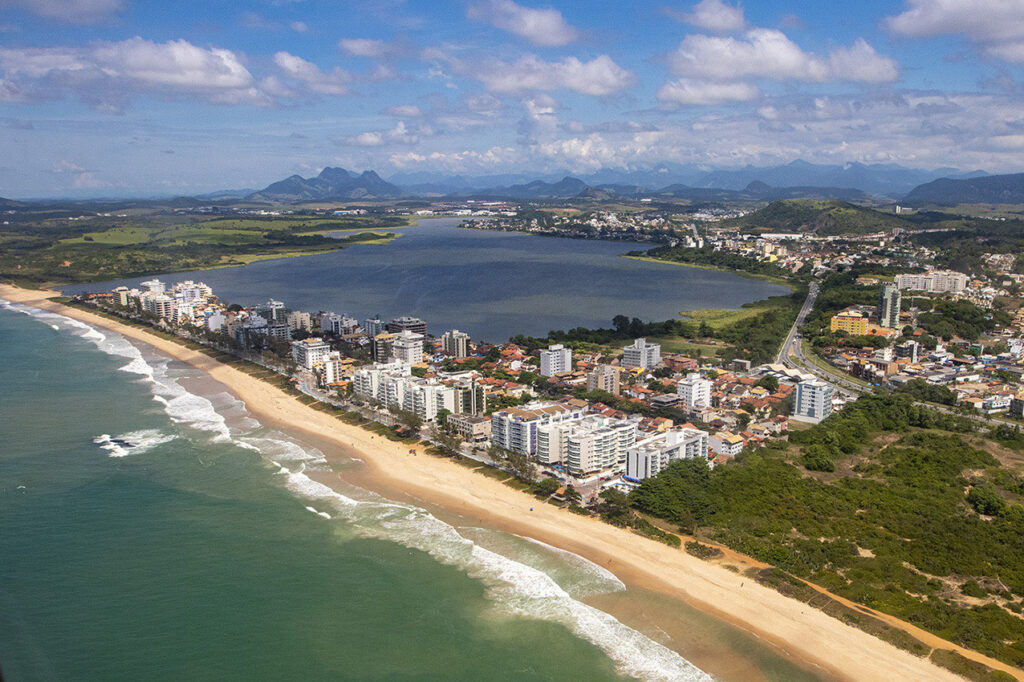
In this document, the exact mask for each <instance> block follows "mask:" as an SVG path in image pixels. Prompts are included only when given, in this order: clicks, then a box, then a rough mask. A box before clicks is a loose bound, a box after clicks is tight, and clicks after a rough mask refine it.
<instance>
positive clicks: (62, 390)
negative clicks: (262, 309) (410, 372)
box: [0, 302, 809, 681]
mask: <svg viewBox="0 0 1024 682" xmlns="http://www.w3.org/2000/svg"><path fill="white" fill-rule="evenodd" d="M0 347H3V348H4V360H3V362H2V363H0V670H2V673H3V677H4V679H5V680H8V681H18V680H142V679H145V680H163V679H168V680H169V679H175V680H182V679H188V680H234V679H238V680H242V679H246V680H248V679H301V680H319V679H360V680H365V679H374V680H376V679H380V680H503V679H510V680H511V679H515V680H531V679H536V680H610V679H623V678H626V679H629V678H634V677H639V678H642V679H652V680H703V679H710V677H709V676H708V675H707V674H706V673H704V672H702V671H701V670H700V669H698V668H697V667H696V666H694V665H693V664H691V663H690V662H688V661H687V660H686V658H684V657H683V656H682V655H680V653H677V650H678V649H679V647H674V648H675V649H676V650H673V649H672V648H668V647H666V646H663V645H661V644H659V643H657V642H655V641H654V639H652V638H651V637H648V636H647V635H645V634H641V632H639V631H638V630H637V629H633V628H631V627H627V626H626V625H624V624H622V623H621V622H619V621H618V620H616V619H615V618H613V617H612V616H610V615H608V614H607V613H605V612H604V611H601V610H598V609H597V608H594V607H592V606H588V605H587V604H585V603H584V601H586V600H588V599H590V600H593V599H604V600H607V599H615V598H616V595H626V593H625V592H624V590H625V588H624V586H623V585H622V584H621V583H620V582H619V581H618V580H617V579H616V578H615V576H613V575H611V574H610V573H608V572H607V571H605V570H604V569H602V568H600V567H597V566H595V565H593V564H591V563H589V562H587V561H586V560H584V559H582V558H580V557H577V556H575V555H572V554H568V553H565V552H561V551H560V550H555V549H554V548H549V547H547V546H544V545H540V544H538V543H533V542H530V541H527V540H524V539H522V538H517V537H515V536H510V535H507V534H504V533H498V532H497V531H492V530H488V529H482V528H462V527H456V526H453V525H449V524H447V523H444V522H442V521H440V520H439V519H437V518H436V517H434V516H432V515H431V514H429V513H427V512H426V511H424V510H422V509H417V508H415V507H412V506H409V505H405V504H397V503H394V502H390V501H388V500H386V499H383V498H381V497H379V496H377V495H375V494H374V493H372V492H370V491H366V490H361V489H359V488H356V487H354V486H353V487H352V488H351V489H350V490H349V489H346V490H344V491H343V494H340V493H336V492H334V491H332V490H330V489H328V488H326V487H324V486H322V485H320V484H318V483H316V482H314V481H312V480H311V479H310V478H308V477H307V476H306V475H305V474H306V472H308V471H309V470H310V469H315V468H318V467H322V466H324V465H323V464H322V457H321V454H320V453H319V452H318V451H316V450H315V449H313V448H310V447H308V446H305V445H303V444H302V443H300V442H299V441H296V440H294V439H292V438H291V437H289V436H287V435H286V434H283V433H279V432H275V431H272V430H269V429H267V428H265V427H263V426H262V425H260V424H259V423H258V422H257V421H255V420H254V419H253V418H252V417H251V416H250V415H249V414H248V413H247V412H246V410H245V408H244V405H242V404H241V403H240V402H239V401H237V400H235V399H234V398H233V397H232V396H230V395H229V394H227V393H224V392H223V389H222V388H221V387H219V385H217V384H214V383H212V382H210V380H209V379H208V378H205V377H204V376H203V375H202V374H200V373H198V372H196V371H195V370H192V369H190V368H187V367H186V366H184V365H181V364H180V363H177V362H173V361H170V360H169V359H167V358H162V357H161V356H159V355H156V354H154V353H153V352H152V351H150V350H146V349H142V350H140V349H138V348H136V347H135V346H134V345H132V344H130V343H129V342H128V341H126V340H125V339H124V338H122V337H120V336H117V335H114V334H112V333H110V332H107V331H100V330H95V329H93V328H91V327H88V326H86V325H83V324H81V323H79V322H76V321H74V320H70V319H68V318H64V317H62V316H59V315H55V314H51V313H44V312H41V311H36V310H33V309H30V308H25V307H22V306H17V305H14V304H6V303H2V302H0ZM622 598H627V597H625V596H623V597H622ZM691 616H692V614H691ZM688 617H690V616H688ZM701 622H703V621H701ZM695 627H696V626H695ZM708 627H710V626H708ZM716 627H720V626H716ZM705 634H706V633H705ZM715 636H716V637H718V636H721V637H731V638H738V637H739V635H736V634H735V633H725V631H722V633H720V635H715ZM697 639H698V640H699V638H697ZM748 639H749V640H750V641H748ZM748 639H742V638H741V637H739V639H736V640H735V641H736V642H739V644H738V645H737V646H740V647H741V648H743V647H746V648H747V649H748V651H746V653H745V654H744V655H745V656H746V657H747V658H749V659H751V660H753V661H754V663H753V665H755V666H759V667H760V672H759V675H763V676H764V678H765V679H809V677H808V676H807V675H806V674H805V673H803V672H802V671H800V670H798V669H796V668H795V667H794V666H792V665H790V664H788V663H786V662H785V661H783V660H782V659H779V658H778V657H775V656H773V655H772V654H770V653H768V652H766V651H765V650H762V649H759V648H758V646H759V645H756V644H754V643H752V641H753V640H752V638H748Z"/></svg>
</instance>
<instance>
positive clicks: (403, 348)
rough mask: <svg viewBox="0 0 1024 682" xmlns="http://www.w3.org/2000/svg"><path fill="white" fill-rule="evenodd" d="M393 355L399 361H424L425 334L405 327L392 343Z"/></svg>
mask: <svg viewBox="0 0 1024 682" xmlns="http://www.w3.org/2000/svg"><path fill="white" fill-rule="evenodd" d="M391 357H392V359H394V360H395V361H397V362H407V363H409V364H410V365H415V364H417V363H419V362H423V335H422V334H414V333H413V332H411V331H409V330H408V329H403V330H402V331H401V332H400V333H399V334H396V335H395V339H394V342H393V343H392V344H391Z"/></svg>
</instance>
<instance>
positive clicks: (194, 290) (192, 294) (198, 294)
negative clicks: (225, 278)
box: [171, 279, 213, 303]
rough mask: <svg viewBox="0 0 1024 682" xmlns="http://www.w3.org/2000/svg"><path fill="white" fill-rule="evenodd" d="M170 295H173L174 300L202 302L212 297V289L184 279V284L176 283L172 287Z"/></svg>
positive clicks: (200, 283)
mask: <svg viewBox="0 0 1024 682" xmlns="http://www.w3.org/2000/svg"><path fill="white" fill-rule="evenodd" d="M171 294H173V295H174V298H175V299H176V300H179V301H183V302H185V303H191V302H192V301H202V300H205V299H206V298H208V297H210V296H213V289H211V288H210V287H209V286H207V285H206V284H203V283H202V282H193V281H192V280H190V279H186V280H185V281H184V282H178V283H177V284H175V285H174V286H172V287H171Z"/></svg>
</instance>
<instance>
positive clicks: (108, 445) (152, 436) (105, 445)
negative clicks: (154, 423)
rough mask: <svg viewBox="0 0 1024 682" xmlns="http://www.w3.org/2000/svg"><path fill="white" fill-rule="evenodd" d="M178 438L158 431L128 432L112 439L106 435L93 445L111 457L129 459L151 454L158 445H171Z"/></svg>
mask: <svg viewBox="0 0 1024 682" xmlns="http://www.w3.org/2000/svg"><path fill="white" fill-rule="evenodd" d="M176 437H177V436H174V435H173V434H167V433H163V432H162V431H160V430H158V429H142V430H140V431H128V432H127V433H122V434H121V435H119V436H114V437H111V436H110V434H107V433H104V434H101V435H99V436H96V437H95V438H93V439H92V442H93V443H96V444H97V445H99V446H100V447H101V448H102V449H104V450H106V451H107V452H109V453H110V456H111V457H127V456H128V455H141V454H144V453H146V452H149V451H150V450H152V449H153V448H155V447H156V446H158V445H163V444H164V443H169V442H170V441H172V440H174V439H175V438H176Z"/></svg>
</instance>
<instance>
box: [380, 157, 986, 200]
mask: <svg viewBox="0 0 1024 682" xmlns="http://www.w3.org/2000/svg"><path fill="white" fill-rule="evenodd" d="M566 175H567V173H564V172H563V173H558V174H551V175H542V176H537V175H532V176H531V175H524V174H511V175H489V176H482V177H475V178H467V177H466V176H463V175H455V176H444V175H441V174H436V173H427V172H422V171H421V172H416V173H397V174H395V175H393V176H391V177H390V178H388V181H389V182H391V183H393V184H395V185H397V186H399V187H401V188H403V189H404V190H406V191H407V192H409V193H410V194H419V195H424V194H427V195H437V196H443V195H448V194H459V195H464V196H466V195H472V194H489V195H494V194H495V193H496V190H497V189H498V188H505V189H509V188H511V187H518V186H520V185H529V184H532V183H533V182H535V181H541V182H547V183H558V182H560V181H561V178H563V177H564V176H566ZM984 175H987V173H985V172H984V171H970V172H964V171H961V170H959V169H956V168H938V169H936V170H932V171H924V170H918V169H913V168H905V167H903V166H898V165H895V164H870V165H865V164H861V163H849V164H843V165H826V164H813V163H808V162H806V161H801V160H797V161H793V162H792V163H788V164H785V165H782V166H761V167H758V166H746V167H744V168H739V169H730V170H709V169H707V168H701V167H699V166H694V165H684V164H672V163H663V164H659V165H658V166H655V167H654V168H651V169H646V170H627V169H614V168H606V169H602V170H599V171H597V172H595V173H591V174H589V175H579V176H576V177H577V179H579V180H580V181H582V182H584V183H586V184H587V185H588V186H591V187H603V186H608V185H614V186H620V187H630V186H635V187H640V188H643V189H644V190H647V191H652V192H653V191H655V190H659V189H660V188H669V187H671V186H673V185H683V186H685V187H687V188H692V189H716V190H733V191H745V190H746V189H747V188H748V187H749V186H750V184H751V183H752V182H759V183H764V184H766V185H768V186H770V187H815V188H821V187H828V188H836V187H838V188H852V189H857V190H860V191H861V192H863V193H866V194H875V195H883V196H891V197H893V198H897V197H900V196H902V195H903V194H904V193H906V192H908V191H910V190H912V189H913V188H914V187H916V186H918V185H921V184H923V183H926V182H931V181H932V180H936V179H938V178H957V179H960V178H973V177H980V176H984Z"/></svg>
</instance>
